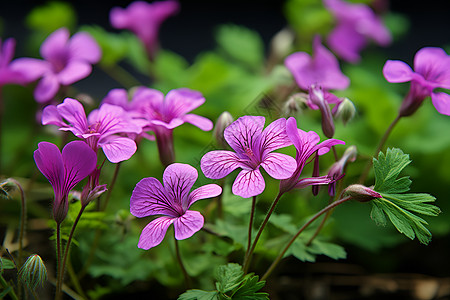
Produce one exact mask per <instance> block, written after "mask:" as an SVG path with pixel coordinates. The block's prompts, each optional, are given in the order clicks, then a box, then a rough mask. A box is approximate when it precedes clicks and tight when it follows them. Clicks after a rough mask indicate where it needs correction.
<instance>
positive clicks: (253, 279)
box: [232, 274, 269, 300]
mask: <svg viewBox="0 0 450 300" xmlns="http://www.w3.org/2000/svg"><path fill="white" fill-rule="evenodd" d="M265 284H266V282H265V281H259V277H258V276H256V275H253V274H248V275H246V276H245V278H244V281H243V282H242V284H241V286H239V288H238V289H237V290H236V291H235V292H234V293H233V295H232V299H233V300H265V299H269V294H268V293H263V292H258V291H259V290H260V289H262V288H263V287H264V285H265Z"/></svg>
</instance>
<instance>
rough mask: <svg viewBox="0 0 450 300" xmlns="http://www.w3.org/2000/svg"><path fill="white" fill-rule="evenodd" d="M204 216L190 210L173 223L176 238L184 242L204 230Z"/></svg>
mask: <svg viewBox="0 0 450 300" xmlns="http://www.w3.org/2000/svg"><path fill="white" fill-rule="evenodd" d="M204 222H205V221H204V219H203V216H202V215H201V214H200V213H199V212H198V211H195V210H188V211H186V212H185V213H184V214H183V215H182V216H180V217H178V218H176V219H175V220H174V222H173V227H174V231H175V238H176V239H177V240H184V239H187V238H189V237H191V236H192V235H193V234H194V233H196V232H197V231H199V230H200V229H202V227H203V224H204Z"/></svg>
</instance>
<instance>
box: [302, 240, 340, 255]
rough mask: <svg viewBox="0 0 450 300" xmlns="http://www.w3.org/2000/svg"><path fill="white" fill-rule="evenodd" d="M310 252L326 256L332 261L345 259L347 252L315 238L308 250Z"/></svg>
mask: <svg viewBox="0 0 450 300" xmlns="http://www.w3.org/2000/svg"><path fill="white" fill-rule="evenodd" d="M307 250H308V252H310V253H313V254H316V255H326V256H328V257H330V258H332V259H336V260H337V259H345V258H346V257H347V252H345V249H344V247H342V246H339V245H336V244H333V243H330V242H326V241H323V240H320V239H319V238H315V239H314V240H313V241H312V243H311V245H310V246H309V247H308V248H307Z"/></svg>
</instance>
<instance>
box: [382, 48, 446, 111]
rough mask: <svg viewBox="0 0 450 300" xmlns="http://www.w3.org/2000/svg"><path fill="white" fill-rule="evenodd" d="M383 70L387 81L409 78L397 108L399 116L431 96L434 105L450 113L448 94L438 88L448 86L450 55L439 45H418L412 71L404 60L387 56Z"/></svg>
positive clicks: (412, 109)
mask: <svg viewBox="0 0 450 300" xmlns="http://www.w3.org/2000/svg"><path fill="white" fill-rule="evenodd" d="M383 74H384V77H385V78H386V80H387V81H389V82H395V83H397V82H407V81H411V88H410V90H409V93H408V95H407V96H406V98H405V100H404V101H403V103H402V106H401V108H400V116H409V115H411V114H413V113H414V112H415V111H416V110H417V109H418V108H419V107H420V105H421V104H422V102H423V100H424V99H425V98H426V97H428V96H431V100H432V102H433V105H434V107H436V109H437V111H438V112H439V113H441V114H443V115H450V96H449V95H448V94H447V93H444V92H438V91H435V89H437V88H444V89H450V57H449V56H448V55H447V53H445V51H444V50H442V49H441V48H434V47H427V48H422V49H420V50H419V51H418V52H417V53H416V56H415V57H414V71H413V70H412V69H411V68H410V67H409V66H408V65H407V64H406V63H404V62H402V61H398V60H388V61H387V62H386V64H385V65H384V67H383Z"/></svg>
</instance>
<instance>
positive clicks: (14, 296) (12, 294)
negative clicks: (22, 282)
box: [0, 275, 19, 300]
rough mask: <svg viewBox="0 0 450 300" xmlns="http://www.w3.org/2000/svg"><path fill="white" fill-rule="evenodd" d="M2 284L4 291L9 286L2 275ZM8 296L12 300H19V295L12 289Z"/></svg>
mask: <svg viewBox="0 0 450 300" xmlns="http://www.w3.org/2000/svg"><path fill="white" fill-rule="evenodd" d="M0 284H1V285H2V286H3V288H4V289H7V288H8V286H9V284H8V283H7V282H6V280H5V278H3V276H2V275H0ZM8 294H9V296H10V297H11V299H12V300H19V298H17V295H16V293H15V292H14V289H13V288H12V287H11V289H10V290H9V292H8Z"/></svg>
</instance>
